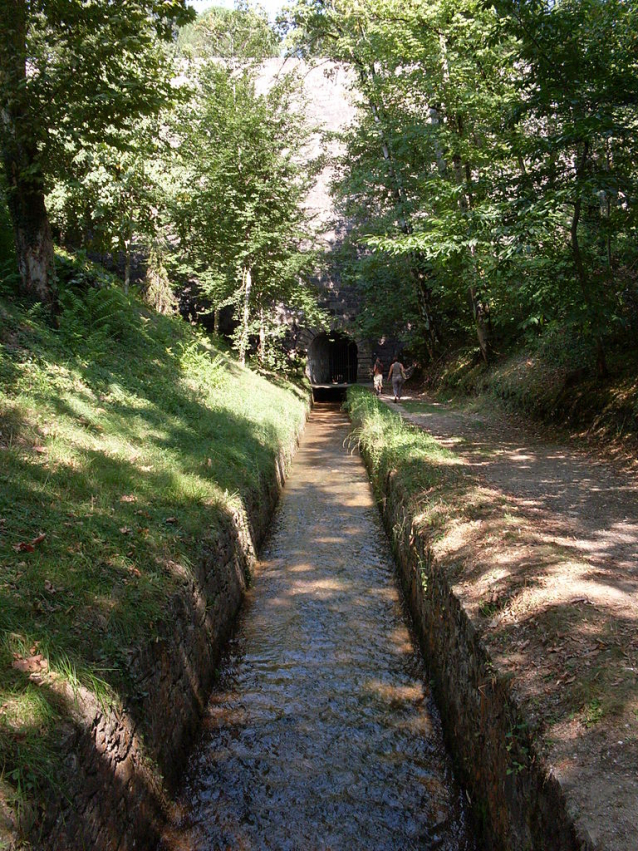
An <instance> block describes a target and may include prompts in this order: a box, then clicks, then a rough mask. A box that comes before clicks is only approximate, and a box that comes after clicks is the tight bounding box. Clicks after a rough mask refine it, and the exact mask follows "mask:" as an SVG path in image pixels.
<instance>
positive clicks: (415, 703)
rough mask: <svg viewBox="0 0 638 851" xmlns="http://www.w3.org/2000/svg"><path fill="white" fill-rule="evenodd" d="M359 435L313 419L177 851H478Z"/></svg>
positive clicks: (176, 831)
mask: <svg viewBox="0 0 638 851" xmlns="http://www.w3.org/2000/svg"><path fill="white" fill-rule="evenodd" d="M347 435H348V421H347V419H346V417H345V416H344V415H343V414H342V413H341V412H340V411H339V408H338V406H335V405H321V406H318V407H317V408H315V410H314V412H313V413H312V415H311V418H310V421H309V423H308V426H307V430H306V433H305V435H304V438H303V440H302V443H301V446H300V449H299V452H298V455H297V457H296V459H295V462H294V464H293V468H292V470H291V474H290V477H289V479H288V482H287V484H286V486H285V490H284V494H283V498H282V503H281V507H280V510H279V513H278V516H277V519H276V522H275V527H274V530H273V533H272V536H271V538H270V540H269V542H268V543H267V545H266V547H265V550H264V552H263V554H262V561H261V564H260V566H259V568H258V570H257V574H256V579H255V583H254V586H253V587H252V588H251V590H250V591H249V593H248V597H247V601H246V604H245V607H244V609H243V612H242V615H241V617H240V622H239V625H238V630H237V633H236V637H235V639H234V640H233V641H232V643H231V647H230V650H229V653H228V655H227V658H226V661H225V663H224V665H223V668H222V671H221V674H220V680H219V685H218V688H217V689H216V690H215V691H214V693H213V696H212V699H211V702H210V705H209V709H208V712H207V716H206V719H205V722H204V728H205V729H204V735H203V739H202V742H201V743H200V744H199V745H198V746H197V747H196V748H195V753H194V754H193V757H192V760H191V766H190V770H189V772H188V776H187V782H186V784H185V790H184V792H183V795H182V798H181V800H180V803H179V804H178V805H177V807H176V813H175V818H174V821H173V824H172V825H171V827H170V828H169V830H168V831H167V832H166V835H165V837H164V840H163V843H162V844H161V846H160V847H161V848H162V849H165V851H168V849H171V851H186V849H188V851H195V849H198V850H199V851H203V849H217V848H220V849H221V848H232V849H234V850H235V851H242V849H251V851H252V849H278V851H284V849H291V850H292V849H295V851H302V849H303V850H304V851H313V850H314V849H316V851H319V849H321V851H328V849H334V851H340V849H345V848H348V849H379V851H381V849H388V851H389V849H397V851H398V849H401V851H407V849H417V848H418V849H426V848H428V849H429V848H440V849H446V851H472V849H474V848H475V845H474V842H473V840H472V839H471V837H470V835H469V833H468V830H467V828H466V819H465V814H464V811H463V803H462V802H463V798H462V795H461V794H460V791H459V789H458V787H457V786H456V784H455V783H454V780H453V777H452V773H451V769H450V762H449V759H448V757H447V756H446V753H445V750H444V747H443V744H442V737H441V731H440V723H439V720H438V717H437V714H436V710H435V708H434V707H433V705H432V700H431V696H430V692H429V689H428V686H427V684H426V673H425V669H424V666H423V662H422V659H421V657H420V654H419V652H418V650H417V649H416V648H415V645H414V643H413V640H412V637H411V634H410V632H409V630H408V628H407V626H406V623H405V619H404V612H403V608H402V604H401V601H400V596H399V592H398V590H397V583H396V578H395V568H394V564H393V561H392V556H391V553H390V550H389V546H388V543H387V539H386V537H385V534H384V532H383V530H382V527H381V523H380V519H379V516H378V512H377V509H376V506H375V504H374V500H373V497H372V493H371V489H370V485H369V483H368V479H367V476H366V472H365V469H364V466H363V464H362V462H361V460H360V459H359V457H358V456H357V455H354V454H351V453H350V452H349V451H348V449H347V447H346V446H345V445H344V441H346V439H347Z"/></svg>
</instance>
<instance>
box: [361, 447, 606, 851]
mask: <svg viewBox="0 0 638 851" xmlns="http://www.w3.org/2000/svg"><path fill="white" fill-rule="evenodd" d="M364 455H365V453H364ZM366 463H367V465H368V469H369V470H371V465H370V464H369V463H368V459H366ZM378 485H379V487H380V490H381V492H382V499H381V511H382V515H383V519H384V523H385V526H386V530H387V531H388V534H389V536H390V538H391V540H392V543H393V547H394V549H395V555H396V558H397V561H398V564H399V569H400V576H401V581H402V585H403V589H404V594H405V598H406V602H407V604H408V607H409V609H410V612H411V615H412V619H413V623H414V626H415V629H416V633H417V636H418V638H419V641H420V643H421V646H422V649H423V653H424V656H425V660H426V665H427V667H428V670H429V673H430V676H431V678H432V681H433V686H434V691H435V696H436V699H437V703H438V706H439V709H440V712H441V716H442V719H443V726H444V733H445V737H446V741H447V745H448V747H449V749H450V751H451V753H452V755H453V758H454V760H455V764H456V767H457V772H458V778H459V780H460V781H461V783H462V784H463V785H464V787H465V788H466V790H467V796H468V799H470V802H471V804H472V812H473V815H474V819H475V822H476V829H477V833H478V835H479V836H480V838H481V842H482V845H483V847H485V848H486V849H490V851H532V849H535V851H541V849H542V851H549V849H551V851H576V849H587V851H593V846H592V845H591V844H590V842H589V840H588V838H587V837H583V836H580V835H578V833H577V830H576V828H575V826H574V823H573V821H572V819H571V818H570V816H569V813H568V811H567V806H566V801H565V797H564V795H563V792H562V789H561V786H560V784H559V782H558V780H557V779H556V777H555V776H554V775H553V774H552V773H551V771H550V769H549V768H548V766H547V765H546V763H545V762H544V760H543V758H542V755H541V754H539V753H537V752H536V750H535V746H534V741H533V739H532V737H531V735H530V734H529V732H528V728H527V725H526V723H525V717H524V715H523V713H522V711H521V709H520V707H519V706H518V704H517V701H516V699H515V696H514V695H513V694H512V691H511V689H510V688H509V685H508V682H507V680H506V679H504V678H502V677H500V676H499V675H498V674H497V672H496V670H495V668H494V666H493V665H492V664H491V661H490V656H489V653H488V651H487V649H486V647H485V645H484V643H483V641H482V639H481V633H480V629H479V628H478V627H477V625H476V624H474V623H473V621H472V619H471V618H470V616H469V615H468V613H467V612H466V611H465V609H464V607H463V604H462V601H461V600H460V599H459V597H458V596H457V595H456V594H455V592H454V590H453V588H452V586H451V584H450V581H449V579H448V577H447V575H446V570H445V565H442V564H439V563H437V562H436V561H435V560H433V558H432V557H431V554H430V551H429V548H428V542H427V541H425V540H423V539H422V538H421V537H419V536H418V535H415V534H413V520H414V518H413V517H411V516H410V513H409V511H408V509H407V508H406V506H407V505H408V504H409V501H408V500H407V498H406V497H405V494H403V493H402V489H401V486H400V483H399V482H398V481H397V479H396V476H395V475H393V474H392V473H390V474H389V475H388V477H387V478H386V480H385V481H384V482H378Z"/></svg>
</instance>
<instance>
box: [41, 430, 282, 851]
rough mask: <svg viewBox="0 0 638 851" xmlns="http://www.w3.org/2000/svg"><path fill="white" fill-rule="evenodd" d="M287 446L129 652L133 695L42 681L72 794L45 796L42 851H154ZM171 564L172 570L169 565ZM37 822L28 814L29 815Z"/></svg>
mask: <svg viewBox="0 0 638 851" xmlns="http://www.w3.org/2000/svg"><path fill="white" fill-rule="evenodd" d="M293 451H294V446H293V445H291V446H288V447H285V448H284V450H283V451H282V453H281V455H280V457H279V458H278V459H277V461H276V463H275V464H273V468H272V470H271V471H270V475H269V476H268V477H267V480H265V481H264V482H263V483H262V486H261V488H260V490H259V492H258V493H255V494H254V495H253V498H252V501H251V503H250V504H249V505H247V506H246V513H245V514H243V513H242V514H239V513H237V514H235V515H234V516H229V517H228V518H226V520H227V522H226V525H225V528H224V529H223V531H222V532H221V533H220V534H218V535H216V537H215V539H214V540H210V541H209V542H208V544H207V545H206V547H205V555H204V558H203V559H202V561H201V563H200V564H199V565H197V567H196V568H195V569H194V571H193V574H192V575H187V574H186V572H185V571H184V572H183V583H182V585H181V587H180V588H179V590H178V591H177V592H176V593H175V594H174V596H173V597H172V599H171V600H169V601H168V603H167V608H166V615H165V617H164V619H163V624H162V625H161V627H160V629H159V634H158V639H157V640H156V641H154V642H152V643H150V644H148V645H147V646H145V647H142V648H139V649H137V650H133V651H132V652H131V656H130V659H129V672H130V674H131V678H132V680H133V682H134V684H135V688H134V692H135V693H134V695H133V697H132V698H130V699H129V702H128V703H127V704H125V705H123V706H119V707H109V706H105V705H100V703H99V702H98V701H97V700H96V699H95V697H94V696H93V695H92V694H91V693H90V692H87V691H86V690H84V689H81V688H80V689H77V690H75V691H72V690H71V688H70V687H69V686H68V685H64V686H63V685H62V684H61V683H59V682H58V683H56V682H48V683H44V682H43V683H42V684H41V685H42V687H47V688H53V689H55V690H56V691H57V692H58V697H59V699H60V701H62V702H66V703H67V710H68V712H69V714H70V715H71V716H72V717H73V719H74V722H73V724H72V725H69V728H68V729H67V730H65V731H63V734H64V737H65V741H64V745H63V746H64V749H65V751H66V752H68V754H69V756H68V758H67V761H66V769H67V771H66V773H67V777H66V778H65V780H66V783H67V787H68V789H69V792H70V794H69V795H68V797H66V798H65V799H64V800H63V801H60V800H55V801H54V800H52V801H51V805H50V807H49V809H48V812H47V814H46V816H45V818H44V823H43V824H40V825H39V827H38V830H37V835H36V830H35V827H34V828H33V829H32V837H31V839H32V843H33V845H34V847H36V848H42V849H46V851H53V850H54V849H55V851H81V849H91V851H129V849H134V848H135V849H137V851H140V849H145V848H149V849H150V848H154V847H155V845H156V843H157V841H158V837H159V834H160V831H161V829H162V826H163V824H164V818H165V797H166V792H167V791H170V789H171V788H172V787H174V785H175V783H176V781H177V779H178V778H179V775H180V772H181V769H182V768H183V766H184V762H185V758H186V756H187V753H188V747H189V745H190V743H191V742H192V740H193V737H194V736H195V735H196V733H197V731H198V729H199V724H200V720H201V716H202V713H203V711H204V708H205V705H206V701H207V698H208V695H209V693H210V689H211V686H212V681H213V677H214V671H215V665H216V662H217V660H218V658H219V655H220V653H221V651H222V649H223V647H224V645H225V643H226V640H227V638H228V637H229V634H230V632H231V630H232V628H233V625H234V622H235V619H236V615H237V612H238V609H239V607H240V605H241V602H242V599H243V595H244V591H245V589H246V584H247V582H248V581H249V580H250V575H251V573H252V570H253V567H254V564H255V558H256V555H255V553H256V549H257V547H258V545H259V543H260V542H261V540H262V539H263V537H264V535H265V534H266V532H267V530H268V528H269V525H270V521H271V518H272V513H273V511H274V509H275V506H276V503H277V500H278V497H279V493H280V490H281V486H282V484H283V481H284V474H285V470H286V468H287V465H288V463H289V461H290V459H291V457H292V454H293ZM176 569H177V566H176ZM34 821H35V820H34Z"/></svg>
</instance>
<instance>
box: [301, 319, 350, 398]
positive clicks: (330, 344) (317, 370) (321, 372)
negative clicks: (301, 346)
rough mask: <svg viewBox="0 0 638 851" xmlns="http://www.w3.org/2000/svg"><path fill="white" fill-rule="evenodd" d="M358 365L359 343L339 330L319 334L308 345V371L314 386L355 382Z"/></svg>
mask: <svg viewBox="0 0 638 851" xmlns="http://www.w3.org/2000/svg"><path fill="white" fill-rule="evenodd" d="M358 366H359V360H358V349H357V344H356V343H355V342H354V340H351V339H350V337H347V336H346V335H345V334H341V333H339V332H338V331H332V332H331V333H329V334H326V333H322V334H317V336H316V337H315V338H314V340H313V341H312V343H311V344H310V346H309V347H308V366H307V372H308V377H309V378H310V383H311V384H312V385H313V386H321V387H327V388H329V387H330V386H331V385H337V384H355V383H356V380H357V370H358Z"/></svg>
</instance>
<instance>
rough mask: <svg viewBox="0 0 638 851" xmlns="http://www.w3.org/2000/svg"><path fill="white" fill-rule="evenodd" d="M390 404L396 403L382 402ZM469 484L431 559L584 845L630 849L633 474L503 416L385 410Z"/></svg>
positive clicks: (637, 557) (635, 609)
mask: <svg viewBox="0 0 638 851" xmlns="http://www.w3.org/2000/svg"><path fill="white" fill-rule="evenodd" d="M384 401H386V402H389V401H390V400H389V397H387V398H386V397H384ZM390 407H391V408H392V409H393V410H395V411H397V410H398V411H399V413H401V414H402V416H403V417H404V418H405V419H407V420H408V421H409V422H411V423H413V424H414V425H417V426H419V427H420V428H423V429H425V430H427V431H428V432H429V433H430V434H431V435H432V436H433V437H435V438H436V439H437V440H438V441H439V442H440V443H441V444H443V445H445V446H447V447H449V448H451V449H453V450H454V451H455V452H456V454H457V459H458V464H459V465H460V466H461V468H462V469H463V470H465V471H466V472H467V474H468V482H469V481H474V482H475V483H476V484H470V485H468V487H467V488H466V489H465V491H464V495H463V502H462V504H459V505H458V506H450V511H451V513H452V514H453V517H452V518H451V519H450V520H449V522H448V524H447V526H446V532H445V535H443V536H441V537H440V538H439V539H438V540H437V541H436V542H434V544H433V554H434V556H435V557H436V559H437V560H438V561H439V562H440V563H441V564H442V565H444V566H445V569H446V570H447V571H448V574H449V575H450V576H453V577H454V583H455V584H454V593H455V595H456V597H457V598H458V599H459V601H460V602H461V605H462V606H463V608H464V609H465V610H466V611H467V612H468V614H469V616H470V618H471V620H472V622H473V623H474V625H475V626H476V627H477V629H478V630H479V634H480V635H481V636H482V640H483V641H484V642H485V646H486V647H487V648H488V651H489V653H490V656H491V659H492V660H493V662H494V664H495V666H496V668H497V669H498V670H499V671H500V672H501V673H502V674H504V675H505V677H506V678H508V682H509V687H510V689H511V692H512V694H514V695H516V696H517V698H518V699H519V700H520V701H521V704H522V706H523V707H524V709H525V712H526V715H527V719H528V722H529V724H530V728H531V729H533V730H534V731H535V734H536V736H537V740H536V744H537V746H538V748H539V750H540V752H542V753H543V755H544V756H545V758H546V759H547V762H548V764H549V765H550V766H551V770H552V773H553V775H554V776H555V777H556V778H557V779H558V780H559V781H560V784H561V787H562V789H563V790H564V792H565V794H566V795H567V802H568V803H567V806H568V810H569V812H570V814H571V816H572V818H573V819H574V821H575V823H576V825H577V826H578V829H579V830H580V832H581V835H582V836H584V837H587V839H586V840H585V841H586V844H587V847H588V848H589V847H591V848H596V849H605V851H634V849H635V848H636V826H637V824H638V822H637V815H636V814H637V813H638V770H637V768H636V766H638V633H637V629H636V627H637V626H638V480H637V477H636V474H635V470H631V469H622V468H620V467H619V466H618V465H617V464H611V463H606V462H604V461H601V460H600V459H598V458H596V457H594V456H592V455H589V454H588V453H586V452H584V451H581V450H579V449H577V448H575V447H573V446H568V445H564V444H559V443H554V442H551V441H549V440H548V439H546V438H545V437H544V436H539V435H537V434H535V433H533V432H532V430H531V429H529V428H526V427H522V426H521V425H516V424H513V423H511V422H508V421H506V420H504V419H503V418H502V417H500V416H499V415H498V414H497V413H494V412H485V411H483V412H481V413H480V414H476V413H472V412H469V411H467V410H466V411H464V410H463V409H460V408H457V407H455V406H453V405H444V404H440V403H437V402H433V401H431V400H427V399H421V400H419V401H418V402H416V401H406V402H405V407H404V406H402V405H390Z"/></svg>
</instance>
